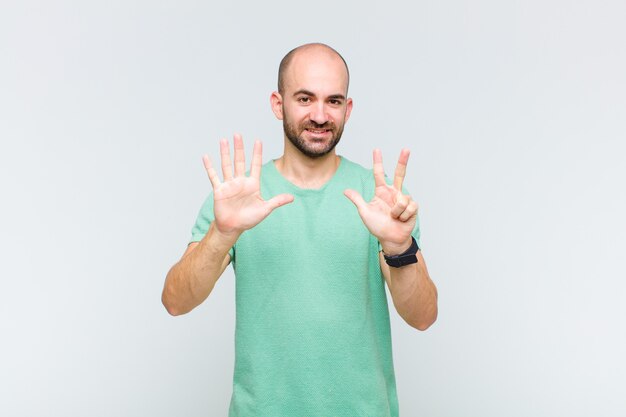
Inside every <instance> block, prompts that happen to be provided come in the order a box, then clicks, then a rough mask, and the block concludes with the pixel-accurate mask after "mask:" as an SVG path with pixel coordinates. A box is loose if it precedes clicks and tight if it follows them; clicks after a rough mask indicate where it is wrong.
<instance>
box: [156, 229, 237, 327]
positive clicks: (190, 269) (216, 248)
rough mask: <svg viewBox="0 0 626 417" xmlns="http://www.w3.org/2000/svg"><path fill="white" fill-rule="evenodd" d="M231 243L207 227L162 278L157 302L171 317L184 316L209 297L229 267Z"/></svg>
mask: <svg viewBox="0 0 626 417" xmlns="http://www.w3.org/2000/svg"><path fill="white" fill-rule="evenodd" d="M233 244H234V242H232V243H231V240H229V239H228V238H227V237H224V236H222V235H221V234H220V233H219V231H217V230H216V228H215V226H214V225H213V224H211V226H210V227H209V231H208V232H207V234H206V235H205V236H204V238H203V239H202V240H201V241H200V242H192V243H190V244H189V246H187V250H186V251H185V253H184V254H183V256H182V258H181V259H180V260H179V261H178V262H177V263H176V264H174V266H172V268H171V269H170V271H169V272H168V273H167V277H166V278H165V286H164V287H163V294H162V296H161V301H162V302H163V305H164V306H165V308H166V309H167V311H168V313H170V314H171V315H173V316H178V315H180V314H185V313H188V312H190V311H191V310H193V309H194V308H195V307H197V306H198V305H200V304H201V303H202V302H203V301H204V300H205V299H206V298H207V297H208V296H209V294H210V293H211V291H212V290H213V287H214V286H215V283H216V282H217V280H218V278H219V277H220V276H221V275H222V273H223V272H224V270H225V269H226V267H227V266H228V264H229V263H230V255H229V254H228V251H229V249H230V248H231V247H232V245H233Z"/></svg>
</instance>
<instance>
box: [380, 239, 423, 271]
mask: <svg viewBox="0 0 626 417" xmlns="http://www.w3.org/2000/svg"><path fill="white" fill-rule="evenodd" d="M411 240H412V242H411V247H410V248H408V249H407V250H406V251H405V252H403V253H401V254H399V255H393V256H387V255H385V254H384V252H383V256H384V257H385V262H387V265H389V266H392V267H394V268H400V267H402V266H405V265H411V264H415V263H417V256H416V255H415V254H416V253H417V251H418V250H419V249H420V248H419V246H417V242H416V241H415V238H414V237H413V236H411Z"/></svg>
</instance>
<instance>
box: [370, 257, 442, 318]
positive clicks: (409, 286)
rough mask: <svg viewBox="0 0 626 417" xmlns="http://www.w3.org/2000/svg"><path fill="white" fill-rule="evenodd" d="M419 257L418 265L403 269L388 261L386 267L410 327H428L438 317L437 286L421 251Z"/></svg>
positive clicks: (391, 289) (395, 299)
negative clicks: (390, 266) (391, 264)
mask: <svg viewBox="0 0 626 417" xmlns="http://www.w3.org/2000/svg"><path fill="white" fill-rule="evenodd" d="M417 258H418V262H417V263H415V264H411V265H406V266H403V267H401V268H389V267H388V266H387V265H386V264H385V265H384V268H385V269H387V270H388V271H389V275H388V276H389V281H388V285H389V292H390V293H391V296H392V299H393V304H394V306H395V307H396V310H397V311H398V314H400V316H401V317H402V318H403V319H404V320H405V321H406V322H407V323H408V324H409V325H410V326H412V327H415V328H416V329H419V330H426V329H427V328H428V327H430V325H432V324H433V323H434V322H435V320H436V319H437V288H436V287H435V284H434V283H433V281H432V280H431V279H430V276H429V275H428V269H427V268H426V264H425V262H424V258H423V256H422V253H421V251H418V252H417ZM381 261H382V262H384V260H382V259H381ZM382 262H381V264H382Z"/></svg>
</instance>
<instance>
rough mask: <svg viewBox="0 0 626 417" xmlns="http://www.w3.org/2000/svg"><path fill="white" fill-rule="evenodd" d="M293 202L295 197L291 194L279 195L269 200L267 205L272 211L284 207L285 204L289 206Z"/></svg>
mask: <svg viewBox="0 0 626 417" xmlns="http://www.w3.org/2000/svg"><path fill="white" fill-rule="evenodd" d="M292 201H293V196H292V195H291V194H278V195H277V196H274V197H272V198H270V199H269V200H267V201H266V202H265V204H266V205H267V206H268V207H269V208H270V211H272V210H274V209H276V208H278V207H280V206H284V205H285V204H289V203H291V202H292Z"/></svg>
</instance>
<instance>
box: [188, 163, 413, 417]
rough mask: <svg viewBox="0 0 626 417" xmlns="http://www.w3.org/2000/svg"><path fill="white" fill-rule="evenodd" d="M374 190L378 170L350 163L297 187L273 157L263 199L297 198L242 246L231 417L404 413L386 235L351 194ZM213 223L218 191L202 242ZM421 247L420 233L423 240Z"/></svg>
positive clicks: (208, 205)
mask: <svg viewBox="0 0 626 417" xmlns="http://www.w3.org/2000/svg"><path fill="white" fill-rule="evenodd" d="M347 188H351V189H354V190H357V191H358V192H359V193H361V195H362V196H363V198H364V199H365V200H366V201H369V200H371V198H372V197H373V193H374V177H373V174H372V171H371V170H367V169H365V168H363V167H361V166H360V165H357V164H355V163H353V162H350V161H348V160H346V159H345V158H341V162H340V164H339V167H338V169H337V171H336V173H335V174H334V176H333V177H332V178H331V179H330V180H329V181H328V182H327V183H326V184H325V185H324V186H323V187H321V188H319V189H301V188H298V187H296V186H295V185H293V184H292V183H290V182H289V181H287V180H286V179H285V178H284V177H283V176H282V175H281V174H280V173H279V172H278V170H277V169H276V167H275V165H274V163H273V162H272V161H270V162H268V163H266V164H265V165H264V166H263V170H262V172H261V194H262V196H263V198H264V199H268V198H271V197H273V196H275V195H277V194H281V193H290V194H293V196H294V197H295V200H294V202H293V203H291V204H287V205H285V206H283V207H280V208H278V209H276V210H274V211H273V212H272V213H271V214H270V215H269V216H268V217H267V218H266V219H265V220H263V221H262V222H261V223H259V224H258V225H257V226H256V227H254V228H253V229H250V230H248V231H246V232H244V233H243V234H242V235H241V236H240V238H239V239H238V240H237V242H236V244H235V246H234V247H233V249H232V250H231V260H232V263H233V267H234V269H235V276H236V331H235V373H234V381H233V395H232V399H231V404H230V413H229V416H230V417H318V416H319V417H343V416H350V417H353V416H363V417H365V416H367V417H397V416H398V400H397V395H396V384H395V376H394V370H393V360H392V352H391V333H390V327H389V310H388V307H387V298H386V294H385V287H384V278H383V277H382V273H381V270H380V264H379V258H378V256H379V255H378V252H379V245H378V241H377V240H376V238H375V237H374V236H373V235H371V234H370V233H369V231H368V230H367V228H366V227H365V225H364V224H363V222H362V220H361V218H360V217H359V214H358V212H357V209H356V207H355V206H354V204H353V203H352V202H351V201H350V200H349V199H348V198H347V197H345V196H344V195H343V191H344V190H345V189H347ZM212 220H213V199H212V195H211V196H209V198H207V200H206V202H205V204H204V205H203V207H202V209H201V211H200V214H199V215H198V219H197V222H196V225H195V226H194V228H193V230H192V239H191V241H199V240H201V239H202V237H204V235H205V234H206V232H207V230H208V228H209V224H210V222H211V221H212ZM413 235H414V237H415V238H416V239H417V240H419V227H418V226H416V228H415V231H414V233H413Z"/></svg>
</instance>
